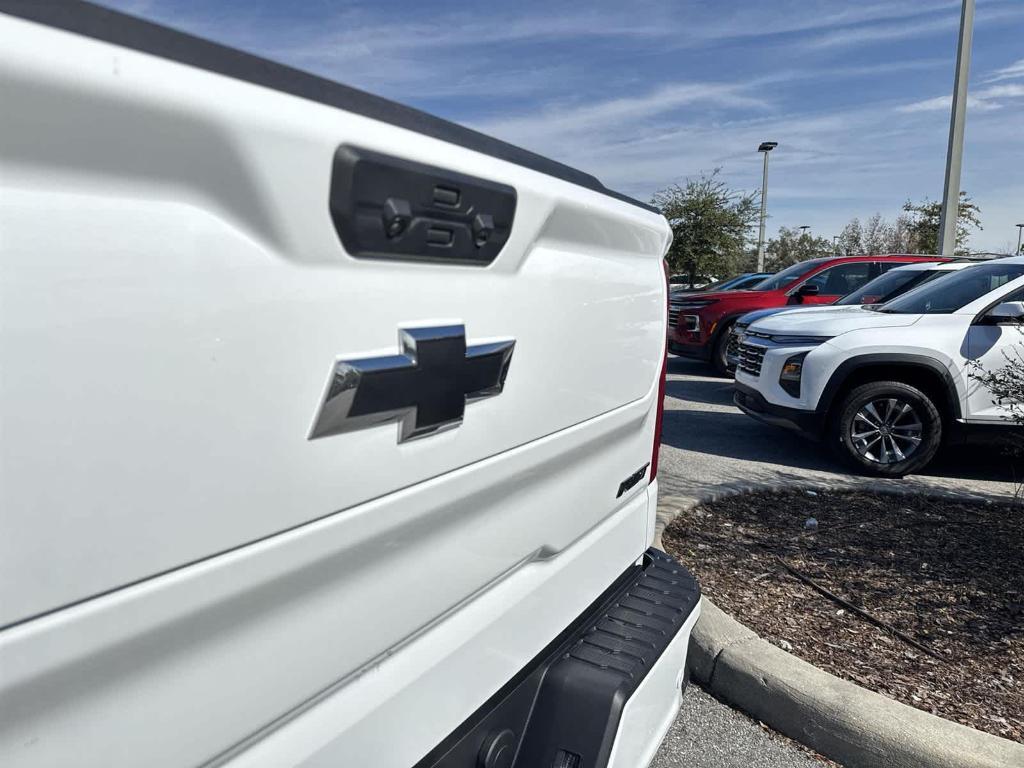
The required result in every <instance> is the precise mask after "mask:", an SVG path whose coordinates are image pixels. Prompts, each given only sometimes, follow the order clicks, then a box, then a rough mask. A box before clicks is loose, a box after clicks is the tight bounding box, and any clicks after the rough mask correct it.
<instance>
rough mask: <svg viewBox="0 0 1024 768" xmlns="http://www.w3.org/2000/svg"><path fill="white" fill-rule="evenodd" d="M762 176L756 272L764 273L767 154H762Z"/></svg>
mask: <svg viewBox="0 0 1024 768" xmlns="http://www.w3.org/2000/svg"><path fill="white" fill-rule="evenodd" d="M763 154H764V175H763V176H762V177H761V233H760V234H759V235H758V236H757V271H758V272H764V216H765V212H766V209H767V205H768V153H767V152H764V153H763Z"/></svg>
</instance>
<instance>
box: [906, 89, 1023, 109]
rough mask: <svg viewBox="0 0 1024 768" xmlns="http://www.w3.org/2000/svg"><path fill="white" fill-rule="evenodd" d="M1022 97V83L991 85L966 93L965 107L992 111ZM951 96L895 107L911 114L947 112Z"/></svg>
mask: <svg viewBox="0 0 1024 768" xmlns="http://www.w3.org/2000/svg"><path fill="white" fill-rule="evenodd" d="M1021 98H1024V84H1020V85H1018V84H1015V83H1010V84H1007V85H993V86H990V87H988V88H982V89H981V90H980V91H976V92H974V93H968V94H967V108H968V109H969V110H971V111H973V112H993V111H995V110H997V109H1002V108H1003V107H1004V106H1005V105H1006V102H1007V101H1008V100H1012V99H1021ZM952 99H953V97H952V96H936V97H934V98H931V99H922V100H921V101H915V102H911V103H910V104H904V105H903V106H900V107H898V108H897V111H898V112H903V113H905V114H911V113H914V112H938V111H944V112H948V111H949V109H950V105H951V103H952Z"/></svg>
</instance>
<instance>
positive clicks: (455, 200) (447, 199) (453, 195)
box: [434, 184, 462, 208]
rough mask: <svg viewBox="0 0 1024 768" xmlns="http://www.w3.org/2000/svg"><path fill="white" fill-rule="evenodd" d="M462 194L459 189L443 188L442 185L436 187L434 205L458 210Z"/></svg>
mask: <svg viewBox="0 0 1024 768" xmlns="http://www.w3.org/2000/svg"><path fill="white" fill-rule="evenodd" d="M461 198H462V194H461V193H460V192H459V190H457V189H453V188H451V187H442V186H441V185H440V184H439V185H438V186H436V187H434V203H435V205H440V206H442V207H443V208H458V207H459V201H460V199H461Z"/></svg>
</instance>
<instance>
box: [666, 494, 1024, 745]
mask: <svg viewBox="0 0 1024 768" xmlns="http://www.w3.org/2000/svg"><path fill="white" fill-rule="evenodd" d="M812 518H813V521H811V519H812ZM664 542H665V546H666V548H667V549H668V551H669V552H671V553H673V554H674V555H675V556H676V557H677V558H679V559H680V561H681V562H683V563H684V564H685V565H687V566H688V567H689V568H691V570H693V571H694V573H695V574H696V575H697V577H698V578H699V579H700V582H701V586H702V588H703V590H704V593H705V594H706V595H708V596H709V597H710V598H711V599H712V600H713V601H714V602H715V603H717V604H718V606H719V607H721V608H722V610H724V611H726V612H727V613H729V614H730V615H732V616H733V617H735V618H736V619H737V620H738V621H740V622H742V623H743V624H746V625H747V626H748V627H750V628H751V629H753V630H754V631H755V632H757V633H758V634H759V635H761V636H762V637H764V638H765V639H767V640H769V641H770V642H772V643H774V644H775V645H777V646H779V647H781V648H782V649H784V650H786V651H790V652H792V653H794V654H796V655H797V656H799V657H801V658H803V659H805V660H806V661H809V662H810V663H812V664H814V665H816V666H818V667H819V668H821V669H825V670H827V671H828V672H831V673H832V674H834V675H837V676H839V677H842V678H845V679H847V680H852V681H853V682H855V683H858V684H859V685H862V686H864V687H865V688H868V689H870V690H873V691H877V692H879V693H882V694H885V695H886V696H890V697H892V698H894V699H897V700H898V701H902V702H904V703H905V704H910V705H911V706H914V707H917V708H918V709H923V710H925V711H926V712H931V713H933V714H936V715H939V716H940V717H945V718H947V719H949V720H954V721H956V722H958V723H963V724H964V725H969V726H971V727H973V728H977V729H979V730H982V731H986V732H988V733H992V734H995V735H997V736H1002V737H1004V738H1007V739H1013V740H1015V741H1019V742H1024V506H1021V505H1015V504H1009V503H1007V504H998V503H986V502H980V501H967V500H964V501H961V500H948V499H935V498H925V497H921V496H891V495H876V494H872V493H862V492H835V493H832V492H824V491H819V492H814V491H796V490H794V491H785V492H781V493H770V492H769V493H755V494H747V495H741V496H734V497H731V498H728V499H723V500H720V501H716V502H713V503H709V504H705V505H702V506H699V507H695V508H694V509H691V510H688V511H686V512H684V513H683V514H682V515H680V517H679V518H677V519H676V520H675V521H674V522H673V523H672V525H670V526H669V528H668V530H667V531H666V532H665V535H664ZM816 587H817V588H816ZM825 592H827V593H831V595H832V597H828V596H826V595H825V594H824V593H825ZM841 601H845V602H846V603H848V605H844V604H843V602H841Z"/></svg>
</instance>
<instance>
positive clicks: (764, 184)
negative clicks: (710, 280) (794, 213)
mask: <svg viewBox="0 0 1024 768" xmlns="http://www.w3.org/2000/svg"><path fill="white" fill-rule="evenodd" d="M777 146H779V142H777V141H762V142H761V144H760V146H759V147H758V148H757V151H758V152H761V153H763V154H764V175H763V176H762V177H761V231H760V234H758V236H757V271H758V272H764V217H765V213H766V212H767V210H768V153H769V152H771V151H772V150H773V149H775V148H776V147H777Z"/></svg>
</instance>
